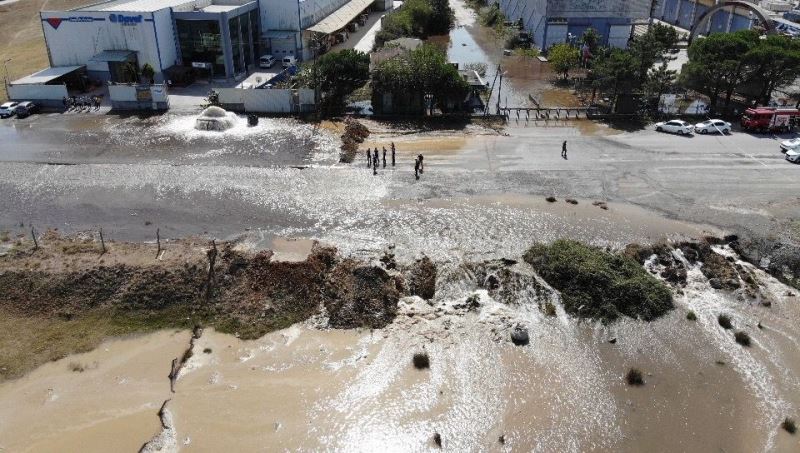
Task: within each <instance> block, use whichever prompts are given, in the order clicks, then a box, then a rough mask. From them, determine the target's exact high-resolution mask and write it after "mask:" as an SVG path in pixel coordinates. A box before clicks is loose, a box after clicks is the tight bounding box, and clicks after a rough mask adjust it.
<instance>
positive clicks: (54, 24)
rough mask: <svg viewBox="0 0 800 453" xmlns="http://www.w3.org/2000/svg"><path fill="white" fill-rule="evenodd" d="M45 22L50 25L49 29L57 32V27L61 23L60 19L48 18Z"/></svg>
mask: <svg viewBox="0 0 800 453" xmlns="http://www.w3.org/2000/svg"><path fill="white" fill-rule="evenodd" d="M45 20H46V21H47V23H48V24H50V26H51V27H53V28H55V29H56V30H58V26H59V25H61V21H62V20H63V19H61V18H60V17H48V18H47V19H45Z"/></svg>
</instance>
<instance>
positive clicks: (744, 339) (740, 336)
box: [733, 331, 750, 348]
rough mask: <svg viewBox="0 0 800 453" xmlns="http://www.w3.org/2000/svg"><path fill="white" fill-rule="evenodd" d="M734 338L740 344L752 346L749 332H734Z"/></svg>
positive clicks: (747, 346)
mask: <svg viewBox="0 0 800 453" xmlns="http://www.w3.org/2000/svg"><path fill="white" fill-rule="evenodd" d="M733 338H734V340H736V342H737V343H739V344H740V345H742V346H744V347H746V348H749V347H750V335H748V334H747V332H743V331H739V332H736V333H735V334H733Z"/></svg>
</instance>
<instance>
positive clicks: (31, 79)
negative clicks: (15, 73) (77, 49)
mask: <svg viewBox="0 0 800 453" xmlns="http://www.w3.org/2000/svg"><path fill="white" fill-rule="evenodd" d="M81 68H85V66H83V65H80V66H58V67H55V68H47V69H42V70H41V71H39V72H34V73H33V74H31V75H28V76H25V77H23V78H21V79H17V80H15V81H13V82H11V83H10V84H11V85H46V84H48V83H49V82H52V81H53V80H56V79H58V78H60V77H64V76H65V75H67V74H69V73H71V72H75V71H77V70H79V69H81Z"/></svg>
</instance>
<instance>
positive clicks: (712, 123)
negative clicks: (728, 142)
mask: <svg viewBox="0 0 800 453" xmlns="http://www.w3.org/2000/svg"><path fill="white" fill-rule="evenodd" d="M694 131H695V132H697V133H698V134H713V133H715V132H718V133H720V134H730V132H731V123H728V122H726V121H722V120H707V121H703V122H702V123H697V124H695V125H694Z"/></svg>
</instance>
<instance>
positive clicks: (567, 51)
mask: <svg viewBox="0 0 800 453" xmlns="http://www.w3.org/2000/svg"><path fill="white" fill-rule="evenodd" d="M579 59H580V53H579V52H578V49H576V48H574V47H572V46H570V45H568V44H556V45H555V46H553V47H551V48H550V51H549V52H548V53H547V61H549V62H550V67H551V68H553V71H555V72H556V73H558V74H562V75H563V76H564V80H566V79H567V77H569V71H571V70H573V69H575V68H576V67H577V66H578V61H579Z"/></svg>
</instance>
